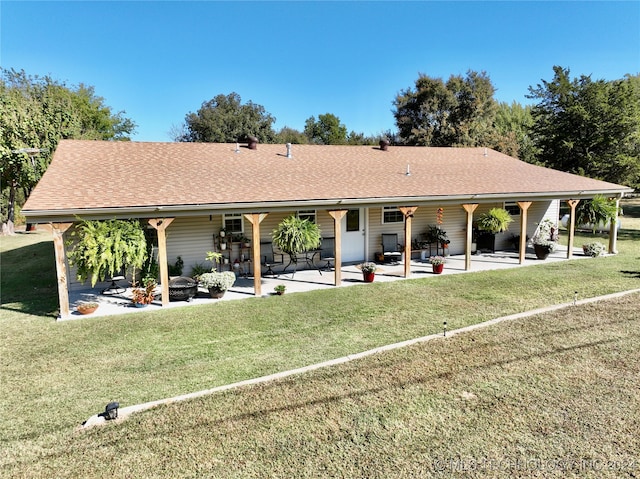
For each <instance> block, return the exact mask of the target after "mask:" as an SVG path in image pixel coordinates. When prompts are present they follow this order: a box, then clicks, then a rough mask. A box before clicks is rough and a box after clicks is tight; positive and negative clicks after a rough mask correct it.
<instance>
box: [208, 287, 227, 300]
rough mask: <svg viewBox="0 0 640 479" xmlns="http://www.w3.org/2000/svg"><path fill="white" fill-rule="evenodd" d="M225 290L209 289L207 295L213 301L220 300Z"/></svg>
mask: <svg viewBox="0 0 640 479" xmlns="http://www.w3.org/2000/svg"><path fill="white" fill-rule="evenodd" d="M224 293H225V290H224V289H219V288H209V295H210V296H211V297H212V298H213V299H220V298H222V297H223V296H224Z"/></svg>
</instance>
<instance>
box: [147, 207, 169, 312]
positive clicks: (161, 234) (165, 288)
mask: <svg viewBox="0 0 640 479" xmlns="http://www.w3.org/2000/svg"><path fill="white" fill-rule="evenodd" d="M174 219H175V218H152V219H150V220H149V221H148V222H149V224H150V225H151V226H153V227H154V228H155V229H156V230H157V231H158V262H159V263H160V284H161V285H162V306H163V307H164V306H168V305H169V267H168V266H167V235H166V231H165V230H166V229H167V227H168V226H169V225H170V224H171V223H172V222H173V220H174Z"/></svg>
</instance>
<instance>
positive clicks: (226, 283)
mask: <svg viewBox="0 0 640 479" xmlns="http://www.w3.org/2000/svg"><path fill="white" fill-rule="evenodd" d="M199 282H200V286H202V287H203V288H207V289H208V290H209V294H210V295H211V297H212V298H215V299H220V298H222V297H223V296H224V293H225V292H226V291H227V290H228V289H229V288H230V287H231V286H233V283H235V282H236V275H235V273H234V272H233V271H223V272H221V273H218V272H217V271H211V272H209V273H203V274H201V275H200V280H199Z"/></svg>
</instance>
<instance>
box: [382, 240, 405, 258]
mask: <svg viewBox="0 0 640 479" xmlns="http://www.w3.org/2000/svg"><path fill="white" fill-rule="evenodd" d="M382 256H383V258H384V262H385V263H397V262H398V261H400V259H401V258H402V246H401V245H400V243H398V235H397V233H383V234H382Z"/></svg>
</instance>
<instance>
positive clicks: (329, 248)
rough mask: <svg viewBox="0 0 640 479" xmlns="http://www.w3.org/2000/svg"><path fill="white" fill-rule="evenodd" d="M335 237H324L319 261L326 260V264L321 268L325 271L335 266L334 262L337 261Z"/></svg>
mask: <svg viewBox="0 0 640 479" xmlns="http://www.w3.org/2000/svg"><path fill="white" fill-rule="evenodd" d="M335 246H336V241H335V238H322V244H321V245H320V258H319V261H324V262H325V264H324V266H322V267H321V268H322V269H324V270H325V271H329V270H330V269H331V268H333V264H331V263H332V262H333V263H335V261H336V256H335Z"/></svg>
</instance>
